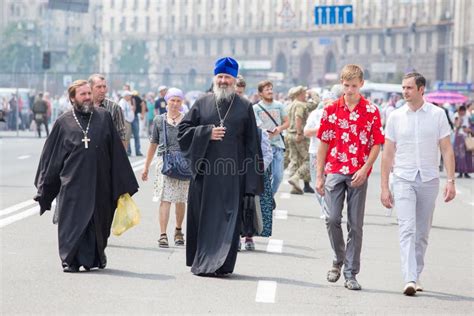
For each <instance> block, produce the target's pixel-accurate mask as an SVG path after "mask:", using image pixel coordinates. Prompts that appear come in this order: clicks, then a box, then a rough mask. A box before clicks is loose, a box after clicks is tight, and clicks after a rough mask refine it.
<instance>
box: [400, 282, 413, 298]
mask: <svg viewBox="0 0 474 316" xmlns="http://www.w3.org/2000/svg"><path fill="white" fill-rule="evenodd" d="M415 293H416V284H415V282H408V283H407V284H406V285H405V288H404V289H403V294H405V295H407V296H413V295H415Z"/></svg>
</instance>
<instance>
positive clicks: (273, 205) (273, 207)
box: [272, 197, 277, 211]
mask: <svg viewBox="0 0 474 316" xmlns="http://www.w3.org/2000/svg"><path fill="white" fill-rule="evenodd" d="M276 207H277V204H276V202H275V198H273V197H272V211H273V210H274V209H276Z"/></svg>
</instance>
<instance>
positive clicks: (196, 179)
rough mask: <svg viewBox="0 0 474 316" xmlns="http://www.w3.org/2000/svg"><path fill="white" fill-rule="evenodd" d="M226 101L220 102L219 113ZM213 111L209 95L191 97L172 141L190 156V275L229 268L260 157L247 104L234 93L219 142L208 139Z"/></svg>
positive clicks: (215, 116) (213, 121) (257, 177)
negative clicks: (246, 196) (188, 108)
mask: <svg viewBox="0 0 474 316" xmlns="http://www.w3.org/2000/svg"><path fill="white" fill-rule="evenodd" d="M229 103H230V102H225V103H224V104H222V105H221V106H220V112H221V116H222V118H223V117H224V116H225V114H226V113H227V110H228V109H229V107H230V104H229ZM219 124H220V123H219V116H218V112H217V109H216V100H215V96H214V95H213V94H209V95H206V96H204V97H202V98H201V99H199V100H197V101H196V102H195V104H194V105H193V107H192V108H191V110H190V111H189V112H188V113H187V114H186V116H185V117H184V118H183V120H182V121H181V123H180V124H179V134H178V140H179V145H180V147H181V150H182V151H183V152H184V154H185V157H186V158H187V159H189V160H190V162H191V166H192V171H193V178H192V179H191V183H190V187H189V196H188V213H187V224H186V225H187V245H186V265H187V266H192V268H191V271H192V272H193V273H194V274H209V273H222V274H225V273H232V272H233V270H234V266H235V261H236V259H237V246H238V242H239V233H240V224H241V216H242V200H243V197H244V195H245V194H251V195H255V194H258V193H259V192H258V183H259V181H261V179H260V177H261V176H260V175H259V172H258V168H257V165H258V163H259V161H260V160H261V157H260V155H259V147H258V146H259V145H260V144H258V140H257V127H256V124H255V116H254V112H253V109H252V105H251V103H250V102H249V101H247V100H245V99H243V98H241V97H239V96H237V95H236V96H235V99H234V102H233V105H232V107H231V109H230V112H229V114H228V115H227V118H226V119H225V122H224V126H225V127H226V134H225V136H224V138H223V140H222V141H214V140H211V139H210V138H211V132H212V128H213V127H214V126H218V125H219Z"/></svg>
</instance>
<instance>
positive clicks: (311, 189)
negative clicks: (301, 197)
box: [303, 182, 314, 193]
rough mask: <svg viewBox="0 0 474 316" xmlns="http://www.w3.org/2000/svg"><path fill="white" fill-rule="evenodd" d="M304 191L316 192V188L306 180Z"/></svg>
mask: <svg viewBox="0 0 474 316" xmlns="http://www.w3.org/2000/svg"><path fill="white" fill-rule="evenodd" d="M303 192H304V193H314V190H313V188H312V187H311V186H310V185H309V183H308V182H305V183H304V189H303Z"/></svg>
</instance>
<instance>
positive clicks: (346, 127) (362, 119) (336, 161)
mask: <svg viewBox="0 0 474 316" xmlns="http://www.w3.org/2000/svg"><path fill="white" fill-rule="evenodd" d="M318 138H319V139H320V140H321V141H322V142H325V143H327V144H328V145H329V147H328V152H327V155H326V165H325V167H324V172H325V174H330V173H339V174H354V173H355V172H357V171H358V170H359V169H361V168H362V167H363V165H364V164H365V162H366V161H367V159H368V158H369V153H370V149H371V148H372V147H373V146H374V145H379V144H383V143H384V141H385V138H384V134H383V129H382V124H381V121H380V113H379V111H378V109H377V107H376V106H375V105H373V104H371V103H370V102H369V101H368V100H367V99H365V98H364V97H362V96H361V98H360V101H359V103H358V104H357V105H356V106H355V108H354V109H353V110H352V112H351V111H349V108H348V107H347V105H346V104H345V102H344V96H342V97H341V98H340V99H339V100H337V101H335V102H334V103H333V104H331V105H329V106H327V107H326V108H325V109H324V112H323V116H322V118H321V126H320V128H319V132H318ZM369 174H370V170H369Z"/></svg>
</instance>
